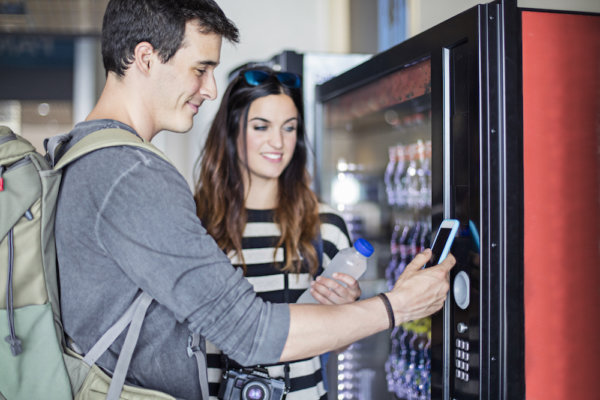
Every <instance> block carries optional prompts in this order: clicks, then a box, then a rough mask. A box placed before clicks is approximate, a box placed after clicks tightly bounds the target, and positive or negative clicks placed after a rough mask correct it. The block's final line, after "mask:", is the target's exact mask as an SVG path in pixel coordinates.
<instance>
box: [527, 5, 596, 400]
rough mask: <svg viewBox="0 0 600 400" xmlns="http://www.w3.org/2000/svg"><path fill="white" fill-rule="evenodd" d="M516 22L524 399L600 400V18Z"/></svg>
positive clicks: (539, 17)
mask: <svg viewBox="0 0 600 400" xmlns="http://www.w3.org/2000/svg"><path fill="white" fill-rule="evenodd" d="M522 16H523V106H524V109H523V113H524V121H523V122H524V138H523V140H524V143H523V145H524V183H525V204H524V206H525V359H526V362H525V370H526V393H527V399H528V400H537V399H540V400H542V399H543V400H550V399H557V400H564V399H591V398H595V399H599V398H600V394H598V393H599V390H598V387H597V383H596V382H597V380H598V378H599V377H600V372H599V371H600V365H599V363H600V188H599V187H600V172H599V171H600V153H599V149H600V147H599V146H600V139H599V137H600V128H599V127H600V17H599V16H591V15H573V14H560V13H546V12H523V14H522Z"/></svg>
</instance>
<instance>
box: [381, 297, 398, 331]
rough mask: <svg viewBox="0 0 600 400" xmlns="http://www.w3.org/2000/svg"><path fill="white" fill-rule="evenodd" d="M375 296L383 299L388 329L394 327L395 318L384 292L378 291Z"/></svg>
mask: <svg viewBox="0 0 600 400" xmlns="http://www.w3.org/2000/svg"><path fill="white" fill-rule="evenodd" d="M377 297H379V298H380V299H381V301H383V305H384V306H385V311H387V315H388V319H389V320H390V329H394V328H395V327H396V319H395V318H394V310H393V309H392V304H391V303H390V299H388V297H387V296H386V295H385V293H379V294H378V295H377Z"/></svg>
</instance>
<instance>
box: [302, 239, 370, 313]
mask: <svg viewBox="0 0 600 400" xmlns="http://www.w3.org/2000/svg"><path fill="white" fill-rule="evenodd" d="M371 254H373V246H372V245H371V243H369V242H368V241H366V240H365V239H357V240H356V241H355V242H354V247H348V248H346V249H343V250H340V251H339V252H338V253H337V254H336V255H335V257H333V259H332V260H331V262H330V263H329V265H328V266H327V268H325V270H324V271H323V273H322V274H321V276H323V277H325V278H332V275H333V273H334V272H343V273H345V274H348V275H350V276H352V277H353V278H354V279H356V280H358V279H359V278H360V277H361V276H362V275H363V274H364V273H365V271H366V269H367V258H369V257H370V256H371ZM338 282H339V283H340V284H341V285H344V286H346V284H344V283H343V282H340V281H338ZM296 303H318V301H317V300H315V298H314V297H313V296H312V294H311V293H310V288H308V289H306V290H305V291H304V293H302V295H300V297H299V298H298V300H297V301H296Z"/></svg>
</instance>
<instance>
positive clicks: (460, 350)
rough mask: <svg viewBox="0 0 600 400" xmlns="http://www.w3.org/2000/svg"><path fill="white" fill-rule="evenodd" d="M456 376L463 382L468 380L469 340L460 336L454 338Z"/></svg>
mask: <svg viewBox="0 0 600 400" xmlns="http://www.w3.org/2000/svg"><path fill="white" fill-rule="evenodd" d="M455 356H456V357H455V366H456V377H457V378H458V379H460V380H463V381H465V382H468V381H469V358H470V355H469V342H468V341H467V340H462V339H460V338H457V339H456V350H455Z"/></svg>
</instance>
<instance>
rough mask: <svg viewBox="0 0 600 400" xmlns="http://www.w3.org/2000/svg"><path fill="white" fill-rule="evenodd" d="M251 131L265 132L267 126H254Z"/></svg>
mask: <svg viewBox="0 0 600 400" xmlns="http://www.w3.org/2000/svg"><path fill="white" fill-rule="evenodd" d="M252 129H254V130H255V131H266V130H267V126H266V125H254V126H253V127H252Z"/></svg>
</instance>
